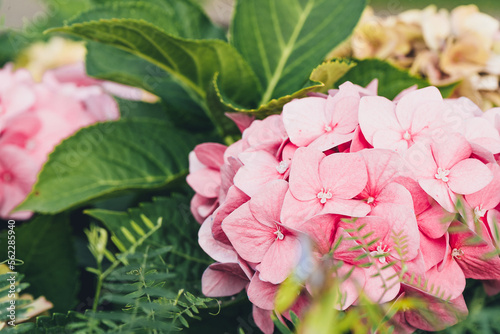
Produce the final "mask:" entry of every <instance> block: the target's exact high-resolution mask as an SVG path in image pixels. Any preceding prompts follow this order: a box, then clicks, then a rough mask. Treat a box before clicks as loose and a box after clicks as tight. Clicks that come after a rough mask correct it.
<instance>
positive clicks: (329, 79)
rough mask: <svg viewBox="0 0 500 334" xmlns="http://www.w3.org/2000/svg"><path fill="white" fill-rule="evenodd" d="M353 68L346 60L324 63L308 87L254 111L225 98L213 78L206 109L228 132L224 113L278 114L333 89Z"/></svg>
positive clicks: (228, 121) (229, 127)
mask: <svg viewBox="0 0 500 334" xmlns="http://www.w3.org/2000/svg"><path fill="white" fill-rule="evenodd" d="M354 66H356V63H354V62H352V61H347V60H338V59H336V60H332V61H329V62H325V63H323V64H321V65H319V66H318V67H316V68H315V69H314V71H313V72H312V73H311V76H310V78H309V79H310V81H311V83H310V85H309V86H308V87H306V88H302V89H300V90H298V91H297V92H295V93H293V94H290V95H286V96H282V97H280V98H278V99H273V100H271V101H269V102H268V103H266V104H263V105H261V106H260V107H259V108H255V109H245V108H244V107H241V106H238V105H237V104H236V103H234V102H232V101H230V99H229V98H227V97H225V96H224V94H223V92H221V91H220V90H219V88H218V82H217V76H215V77H214V80H213V82H212V85H211V86H210V90H209V92H208V96H207V101H208V107H209V109H210V110H211V111H212V113H213V115H214V117H213V118H214V119H216V120H219V121H220V122H222V126H225V130H226V131H227V132H229V130H230V129H233V128H234V123H233V122H231V121H230V120H229V119H227V118H225V117H223V114H224V113H227V112H229V113H232V112H240V113H248V114H252V115H255V116H257V117H259V118H264V117H267V116H269V115H273V114H279V113H281V111H282V110H283V106H284V105H285V104H287V103H288V102H290V101H292V100H294V99H300V98H303V97H306V96H307V94H308V93H310V92H326V91H327V90H328V89H331V88H333V87H334V83H335V82H337V81H338V79H340V78H341V77H342V76H343V75H345V74H346V73H347V72H348V71H349V70H350V69H351V68H352V67H354ZM315 83H316V84H315ZM317 83H320V84H317Z"/></svg>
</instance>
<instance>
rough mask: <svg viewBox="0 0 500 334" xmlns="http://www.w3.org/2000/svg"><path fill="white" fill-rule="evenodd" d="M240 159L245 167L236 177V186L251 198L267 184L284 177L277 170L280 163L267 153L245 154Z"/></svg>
mask: <svg viewBox="0 0 500 334" xmlns="http://www.w3.org/2000/svg"><path fill="white" fill-rule="evenodd" d="M238 157H239V158H240V160H241V162H243V167H241V168H240V169H239V170H238V172H237V173H236V175H235V176H234V184H235V185H236V186H237V187H238V188H240V189H241V190H243V192H245V194H247V195H248V196H250V197H251V196H253V195H254V194H256V193H257V192H258V191H259V190H260V189H261V187H263V186H264V185H265V184H266V183H268V182H270V181H272V180H277V179H280V178H282V177H283V175H282V174H280V173H278V170H277V169H276V167H277V166H278V164H279V161H278V160H277V159H276V158H275V157H274V156H272V155H271V154H269V153H268V152H266V151H255V152H245V153H241V154H240V155H239V156H238Z"/></svg>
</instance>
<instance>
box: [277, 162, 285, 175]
mask: <svg viewBox="0 0 500 334" xmlns="http://www.w3.org/2000/svg"><path fill="white" fill-rule="evenodd" d="M276 170H277V171H278V173H280V174H285V172H286V171H287V170H288V162H286V161H285V160H283V161H281V162H280V163H279V164H278V166H276Z"/></svg>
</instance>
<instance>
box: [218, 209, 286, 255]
mask: <svg viewBox="0 0 500 334" xmlns="http://www.w3.org/2000/svg"><path fill="white" fill-rule="evenodd" d="M222 230H223V231H224V232H225V233H226V235H227V237H228V238H229V240H230V241H231V244H232V245H233V247H234V248H235V249H236V252H238V254H239V255H240V256H241V257H242V258H243V259H245V260H247V261H250V262H254V263H259V262H260V261H262V259H263V258H264V255H265V254H266V252H267V250H268V249H269V247H271V245H272V244H273V243H274V240H275V238H276V235H274V232H275V230H276V229H273V228H271V227H269V226H266V225H263V224H261V223H259V222H258V221H257V220H256V219H255V218H254V216H253V215H252V213H251V211H250V206H249V205H248V203H245V204H243V205H242V206H240V207H239V208H238V209H236V210H235V211H233V212H232V213H231V214H230V215H229V216H227V218H226V219H224V221H223V222H222Z"/></svg>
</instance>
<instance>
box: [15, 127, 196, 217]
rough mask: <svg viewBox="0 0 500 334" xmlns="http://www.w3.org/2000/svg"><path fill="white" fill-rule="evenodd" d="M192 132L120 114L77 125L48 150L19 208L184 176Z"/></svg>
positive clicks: (60, 206) (40, 207) (75, 202)
mask: <svg viewBox="0 0 500 334" xmlns="http://www.w3.org/2000/svg"><path fill="white" fill-rule="evenodd" d="M195 144H196V140H195V138H194V136H193V135H191V134H188V133H186V132H183V131H181V130H178V129H175V128H173V127H172V126H170V125H169V124H168V123H166V122H162V121H161V120H157V119H148V118H137V119H122V120H119V121H115V122H106V123H99V124H95V125H92V126H89V127H87V128H84V129H81V130H80V131H78V132H77V133H76V134H75V135H73V136H72V137H70V138H68V139H66V140H64V141H63V142H62V143H61V144H60V145H59V146H57V147H56V148H55V150H54V152H53V153H51V154H50V156H49V160H48V161H47V162H46V164H45V166H44V167H43V169H42V171H41V172H40V174H39V176H38V181H37V182H36V184H35V186H34V188H33V190H32V191H31V193H30V194H29V195H28V197H27V198H26V200H25V201H24V202H23V203H21V205H19V207H18V209H19V210H32V211H37V212H43V213H57V212H61V211H63V210H67V209H70V208H73V207H76V206H79V205H82V204H85V203H88V202H90V201H93V200H96V199H99V198H103V197H105V196H114V195H117V194H120V193H123V192H125V191H130V190H140V189H153V188H161V187H165V186H168V185H171V184H172V183H173V182H175V181H179V180H181V179H183V178H184V177H185V176H186V175H187V172H188V161H187V155H188V153H189V152H190V151H191V150H192V148H193V147H194V146H195Z"/></svg>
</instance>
